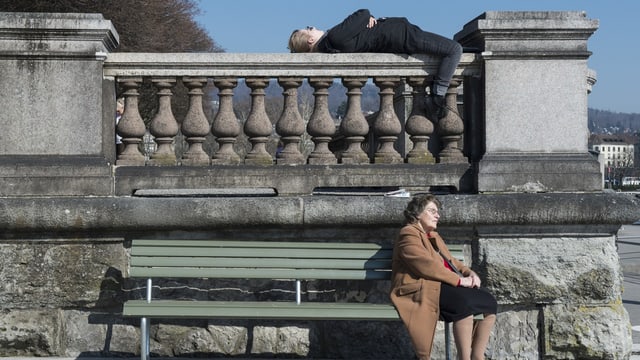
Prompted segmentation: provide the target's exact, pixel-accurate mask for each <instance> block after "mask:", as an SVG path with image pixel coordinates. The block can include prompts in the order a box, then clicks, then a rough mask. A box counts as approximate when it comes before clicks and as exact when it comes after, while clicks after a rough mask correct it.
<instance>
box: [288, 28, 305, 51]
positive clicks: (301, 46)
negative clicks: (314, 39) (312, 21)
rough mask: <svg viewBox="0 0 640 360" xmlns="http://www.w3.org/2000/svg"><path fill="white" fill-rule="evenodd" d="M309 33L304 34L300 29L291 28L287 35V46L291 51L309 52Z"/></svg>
mask: <svg viewBox="0 0 640 360" xmlns="http://www.w3.org/2000/svg"><path fill="white" fill-rule="evenodd" d="M308 41H309V34H306V33H304V32H302V31H300V30H293V32H292V33H291V36H290V37H289V46H288V47H287V48H288V49H289V51H291V52H292V53H304V52H311V46H309V42H308Z"/></svg>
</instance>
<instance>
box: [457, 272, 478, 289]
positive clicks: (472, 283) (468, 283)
mask: <svg viewBox="0 0 640 360" xmlns="http://www.w3.org/2000/svg"><path fill="white" fill-rule="evenodd" d="M460 286H461V287H468V288H479V287H480V277H478V275H477V274H476V273H474V272H473V271H472V272H471V274H469V276H465V277H462V278H460Z"/></svg>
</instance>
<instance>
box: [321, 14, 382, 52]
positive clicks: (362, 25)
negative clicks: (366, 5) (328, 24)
mask: <svg viewBox="0 0 640 360" xmlns="http://www.w3.org/2000/svg"><path fill="white" fill-rule="evenodd" d="M371 18H372V16H371V13H370V12H369V10H367V9H360V10H357V11H355V12H354V13H353V14H351V15H349V16H348V17H347V18H346V19H344V20H343V21H342V22H341V23H340V24H338V25H336V26H334V27H332V28H331V29H330V30H329V31H328V32H327V38H328V40H329V41H330V42H331V44H332V45H333V46H334V47H335V48H337V49H339V48H340V46H341V44H342V42H344V41H347V40H350V39H352V38H353V37H354V36H356V35H358V34H359V33H361V32H362V31H364V30H367V28H369V21H370V19H371ZM374 25H375V24H374Z"/></svg>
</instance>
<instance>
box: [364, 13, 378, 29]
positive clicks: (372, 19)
mask: <svg viewBox="0 0 640 360" xmlns="http://www.w3.org/2000/svg"><path fill="white" fill-rule="evenodd" d="M377 23H378V20H376V18H374V17H373V16H372V17H370V18H369V24H367V29H371V28H372V27H374V26H376V24H377Z"/></svg>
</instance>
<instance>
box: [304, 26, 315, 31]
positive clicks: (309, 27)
mask: <svg viewBox="0 0 640 360" xmlns="http://www.w3.org/2000/svg"><path fill="white" fill-rule="evenodd" d="M306 29H307V30H309V31H311V30H313V29H315V27H313V26H307V27H306Z"/></svg>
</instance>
